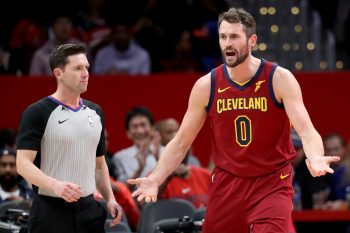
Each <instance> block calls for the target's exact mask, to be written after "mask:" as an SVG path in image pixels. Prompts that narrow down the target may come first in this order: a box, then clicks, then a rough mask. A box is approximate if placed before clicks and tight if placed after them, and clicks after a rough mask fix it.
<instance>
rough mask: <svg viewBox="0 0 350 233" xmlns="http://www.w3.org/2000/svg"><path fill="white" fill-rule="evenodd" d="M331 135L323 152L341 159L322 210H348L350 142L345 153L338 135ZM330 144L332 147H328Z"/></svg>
mask: <svg viewBox="0 0 350 233" xmlns="http://www.w3.org/2000/svg"><path fill="white" fill-rule="evenodd" d="M332 135H333V136H332V137H328V140H329V142H328V144H329V147H328V148H327V144H325V151H326V152H327V151H328V152H329V153H336V152H338V154H339V156H340V157H341V158H342V163H341V164H340V165H338V166H337V167H336V168H335V171H334V175H333V176H332V177H331V180H330V194H329V200H328V201H327V202H326V204H325V205H324V206H323V209H327V210H348V209H349V207H350V141H349V144H348V151H347V152H345V145H344V141H343V139H342V138H341V137H340V136H339V135H335V134H332ZM332 141H333V142H332ZM330 144H333V146H330ZM333 151H334V152H333ZM341 152H343V154H341Z"/></svg>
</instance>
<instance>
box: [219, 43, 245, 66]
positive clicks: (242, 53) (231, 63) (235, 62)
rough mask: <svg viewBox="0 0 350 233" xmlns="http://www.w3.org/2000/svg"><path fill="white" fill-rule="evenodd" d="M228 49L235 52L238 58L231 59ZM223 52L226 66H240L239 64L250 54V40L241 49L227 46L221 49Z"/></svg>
mask: <svg viewBox="0 0 350 233" xmlns="http://www.w3.org/2000/svg"><path fill="white" fill-rule="evenodd" d="M227 51H230V52H234V53H235V56H236V58H235V59H234V60H233V59H230V61H229V60H228V58H227V54H226V53H227ZM221 54H222V56H223V58H224V62H225V64H226V66H228V67H231V68H233V67H235V66H238V65H239V64H241V63H243V62H244V61H245V59H247V57H248V56H249V49H248V41H247V44H246V45H245V46H243V47H242V48H241V50H240V51H238V50H237V49H232V48H226V49H224V50H222V51H221Z"/></svg>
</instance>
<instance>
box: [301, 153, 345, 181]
mask: <svg viewBox="0 0 350 233" xmlns="http://www.w3.org/2000/svg"><path fill="white" fill-rule="evenodd" d="M339 160H340V157H338V156H319V157H317V158H315V159H313V160H312V161H311V160H309V159H306V160H305V162H306V165H307V168H308V169H309V171H310V173H311V175H312V176H313V177H316V176H323V175H326V173H327V172H329V173H334V170H333V169H332V168H331V167H330V164H331V163H333V162H337V161H339Z"/></svg>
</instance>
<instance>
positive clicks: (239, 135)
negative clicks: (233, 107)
mask: <svg viewBox="0 0 350 233" xmlns="http://www.w3.org/2000/svg"><path fill="white" fill-rule="evenodd" d="M235 132H236V142H237V143H238V145H240V146H242V147H247V146H248V145H249V144H250V143H251V141H252V124H251V121H250V119H249V117H247V116H245V115H240V116H238V117H236V119H235Z"/></svg>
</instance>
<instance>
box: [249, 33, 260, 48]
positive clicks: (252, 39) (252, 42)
mask: <svg viewBox="0 0 350 233" xmlns="http://www.w3.org/2000/svg"><path fill="white" fill-rule="evenodd" d="M257 40H258V37H257V35H256V34H253V35H251V36H250V37H249V39H248V42H249V45H250V46H251V47H254V45H255V44H256V42H257Z"/></svg>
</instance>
